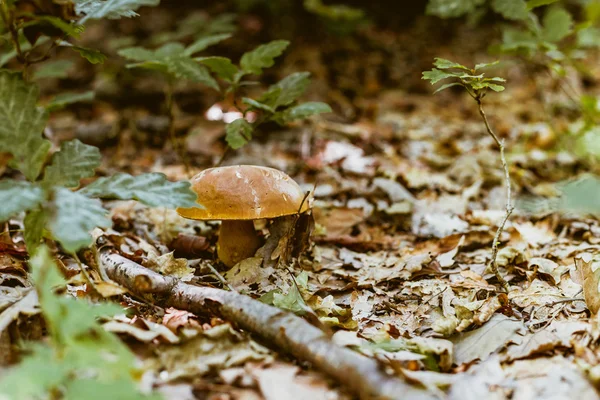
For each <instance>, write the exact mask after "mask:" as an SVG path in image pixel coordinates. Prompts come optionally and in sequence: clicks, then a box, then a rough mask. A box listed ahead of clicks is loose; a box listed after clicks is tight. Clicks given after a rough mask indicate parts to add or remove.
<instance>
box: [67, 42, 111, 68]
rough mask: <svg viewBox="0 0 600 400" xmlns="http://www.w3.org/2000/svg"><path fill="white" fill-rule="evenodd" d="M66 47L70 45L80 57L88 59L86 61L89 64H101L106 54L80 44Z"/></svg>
mask: <svg viewBox="0 0 600 400" xmlns="http://www.w3.org/2000/svg"><path fill="white" fill-rule="evenodd" d="M68 47H70V48H71V49H73V50H74V51H76V52H78V53H79V55H80V56H81V57H83V58H85V59H86V60H88V62H90V63H91V64H102V63H104V60H106V56H105V55H104V54H102V52H100V51H98V50H94V49H88V48H87V47H81V46H68Z"/></svg>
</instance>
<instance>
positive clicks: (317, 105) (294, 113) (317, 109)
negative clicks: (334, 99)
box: [282, 101, 332, 122]
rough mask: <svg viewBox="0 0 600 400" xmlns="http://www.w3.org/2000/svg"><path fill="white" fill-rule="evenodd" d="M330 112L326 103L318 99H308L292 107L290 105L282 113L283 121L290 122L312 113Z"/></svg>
mask: <svg viewBox="0 0 600 400" xmlns="http://www.w3.org/2000/svg"><path fill="white" fill-rule="evenodd" d="M329 112H332V110H331V107H329V105H328V104H325V103H321V102H318V101H310V102H307V103H302V104H299V105H297V106H294V107H290V108H288V109H287V110H285V111H284V112H283V113H282V120H283V122H291V121H295V120H299V119H305V118H308V117H310V116H313V115H317V114H324V113H329Z"/></svg>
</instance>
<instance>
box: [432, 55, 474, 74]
mask: <svg viewBox="0 0 600 400" xmlns="http://www.w3.org/2000/svg"><path fill="white" fill-rule="evenodd" d="M433 65H434V66H436V67H438V68H439V69H452V68H458V69H464V70H467V71H469V68H467V67H465V66H464V65H462V64H459V63H457V62H454V61H450V60H446V59H444V58H439V57H436V59H435V61H434V62H433Z"/></svg>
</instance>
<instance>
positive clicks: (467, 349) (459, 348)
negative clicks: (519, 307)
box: [450, 314, 525, 365]
mask: <svg viewBox="0 0 600 400" xmlns="http://www.w3.org/2000/svg"><path fill="white" fill-rule="evenodd" d="M523 329H525V325H524V324H523V322H521V321H519V320H514V319H510V318H508V317H506V316H504V315H502V314H495V315H494V316H493V317H492V318H491V319H490V320H489V321H488V322H486V324H485V325H483V326H482V327H481V328H478V329H475V330H472V331H470V332H466V333H463V334H460V335H458V336H456V337H454V338H451V339H450V340H451V341H452V342H453V343H454V362H455V363H456V364H458V365H462V364H464V363H468V362H471V361H474V360H482V361H485V359H486V358H487V357H488V356H489V355H490V354H492V353H495V352H496V351H498V350H500V349H501V348H503V347H505V346H506V345H508V344H509V343H511V342H512V341H513V340H518V341H520V337H519V336H518V335H517V333H518V332H519V331H521V330H523Z"/></svg>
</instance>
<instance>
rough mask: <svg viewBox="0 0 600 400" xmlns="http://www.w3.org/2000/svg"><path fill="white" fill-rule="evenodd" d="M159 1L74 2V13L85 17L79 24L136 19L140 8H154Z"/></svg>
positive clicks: (81, 0)
mask: <svg viewBox="0 0 600 400" xmlns="http://www.w3.org/2000/svg"><path fill="white" fill-rule="evenodd" d="M159 3H160V0H76V1H75V12H76V13H77V14H78V15H85V16H84V17H83V18H82V19H81V20H80V23H81V24H83V23H85V22H87V20H90V19H102V18H108V19H119V18H122V17H127V18H131V17H136V16H137V15H138V14H137V13H136V12H135V11H136V10H137V9H138V8H140V7H142V6H149V7H154V6H157V5H158V4H159Z"/></svg>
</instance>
